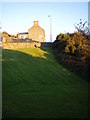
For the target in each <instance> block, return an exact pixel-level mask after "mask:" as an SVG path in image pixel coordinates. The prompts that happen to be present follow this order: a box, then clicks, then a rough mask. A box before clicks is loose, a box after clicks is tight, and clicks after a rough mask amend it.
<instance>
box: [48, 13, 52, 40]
mask: <svg viewBox="0 0 90 120" xmlns="http://www.w3.org/2000/svg"><path fill="white" fill-rule="evenodd" d="M48 17H49V18H50V42H52V19H51V15H48Z"/></svg>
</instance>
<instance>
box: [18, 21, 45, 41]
mask: <svg viewBox="0 0 90 120" xmlns="http://www.w3.org/2000/svg"><path fill="white" fill-rule="evenodd" d="M17 38H18V39H26V38H29V39H31V40H34V41H38V42H45V31H44V29H43V28H41V27H40V26H39V21H34V24H33V26H32V27H31V28H30V29H28V32H24V33H18V34H17Z"/></svg>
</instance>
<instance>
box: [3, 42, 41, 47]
mask: <svg viewBox="0 0 90 120" xmlns="http://www.w3.org/2000/svg"><path fill="white" fill-rule="evenodd" d="M30 47H41V43H40V42H28V43H27V42H23V43H2V48H3V49H13V48H30Z"/></svg>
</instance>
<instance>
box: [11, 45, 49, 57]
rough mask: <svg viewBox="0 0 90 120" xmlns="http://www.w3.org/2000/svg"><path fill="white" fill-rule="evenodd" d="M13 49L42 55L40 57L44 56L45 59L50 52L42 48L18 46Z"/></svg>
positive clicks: (34, 55) (35, 55)
mask: <svg viewBox="0 0 90 120" xmlns="http://www.w3.org/2000/svg"><path fill="white" fill-rule="evenodd" d="M13 50H17V51H20V52H24V53H26V54H28V55H31V56H33V57H40V58H44V59H47V58H46V56H45V54H48V52H45V51H43V50H41V49H40V48H34V47H32V48H29V49H28V48H21V49H20V48H17V49H13Z"/></svg>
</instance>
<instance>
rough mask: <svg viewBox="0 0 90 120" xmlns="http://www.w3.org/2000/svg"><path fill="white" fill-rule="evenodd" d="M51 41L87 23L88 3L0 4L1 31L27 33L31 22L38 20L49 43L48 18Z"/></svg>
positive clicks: (31, 24)
mask: <svg viewBox="0 0 90 120" xmlns="http://www.w3.org/2000/svg"><path fill="white" fill-rule="evenodd" d="M48 15H50V16H51V21H52V22H51V25H52V41H54V40H55V39H56V37H57V35H58V34H59V33H67V32H69V33H73V32H74V31H75V27H74V25H75V23H79V22H80V19H82V21H88V2H2V16H1V26H2V31H6V32H8V33H9V34H15V35H16V34H17V33H18V32H19V33H21V32H28V29H29V28H31V27H32V26H33V21H35V20H38V21H39V25H40V27H42V28H43V29H44V30H45V38H46V42H49V41H50V17H48Z"/></svg>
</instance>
